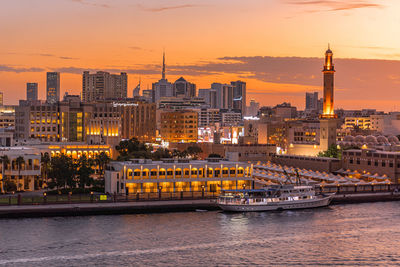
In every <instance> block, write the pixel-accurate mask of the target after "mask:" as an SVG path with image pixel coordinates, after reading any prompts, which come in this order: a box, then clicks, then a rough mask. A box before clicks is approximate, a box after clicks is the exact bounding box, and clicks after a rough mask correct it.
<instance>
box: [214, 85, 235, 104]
mask: <svg viewBox="0 0 400 267" xmlns="http://www.w3.org/2000/svg"><path fill="white" fill-rule="evenodd" d="M211 88H212V89H213V90H215V91H216V100H217V103H216V108H219V109H232V108H233V86H232V85H230V84H222V83H213V84H211Z"/></svg>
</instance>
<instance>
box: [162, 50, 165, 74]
mask: <svg viewBox="0 0 400 267" xmlns="http://www.w3.org/2000/svg"><path fill="white" fill-rule="evenodd" d="M162 79H163V80H165V51H164V52H163V58H162Z"/></svg>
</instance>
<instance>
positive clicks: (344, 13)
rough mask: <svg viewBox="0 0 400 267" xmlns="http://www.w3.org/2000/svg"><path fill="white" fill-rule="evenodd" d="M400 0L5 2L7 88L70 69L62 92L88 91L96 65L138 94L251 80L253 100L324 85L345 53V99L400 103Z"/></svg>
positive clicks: (2, 60) (287, 96) (3, 85)
mask: <svg viewBox="0 0 400 267" xmlns="http://www.w3.org/2000/svg"><path fill="white" fill-rule="evenodd" d="M399 13H400V1H399V0H385V1H384V0H370V1H368V0H360V1H351V0H348V1H345V0H335V1H329V0H320V1H318V0H313V1H308V0H212V1H211V0H199V1H194V0H192V1H190V0H185V1H183V0H181V1H178V0H171V1H169V0H142V1H134V0H3V1H1V9H0V34H1V39H0V40H1V41H0V91H3V92H4V98H5V102H6V104H16V103H17V102H18V99H25V97H26V95H25V90H26V83H27V82H38V83H39V97H40V98H41V99H44V98H45V87H46V81H45V72H46V71H60V72H61V95H63V94H64V92H66V91H68V92H69V93H70V94H79V93H80V91H81V88H82V76H81V75H82V72H83V71H84V70H90V71H96V70H105V71H109V72H112V73H117V72H121V71H125V72H128V74H129V77H128V79H129V85H128V96H131V95H132V89H133V88H134V87H135V86H136V84H137V83H138V80H139V78H141V80H142V88H144V89H146V87H147V86H149V87H150V88H151V83H153V82H155V81H157V80H158V79H160V78H161V62H162V51H163V49H165V51H166V61H167V79H168V80H170V81H171V82H173V81H175V80H176V79H178V78H179V77H180V76H183V77H185V78H186V79H187V80H188V81H191V82H194V83H196V84H197V88H209V87H210V84H211V83H212V82H222V83H224V82H226V83H229V82H230V81H231V80H238V79H240V80H244V81H246V82H247V88H248V99H252V98H253V99H256V100H257V101H259V102H261V104H263V105H275V104H278V103H282V102H283V101H289V102H291V103H292V104H294V105H296V106H298V108H300V109H302V108H304V93H305V92H306V91H313V90H318V91H320V90H321V85H322V73H321V70H322V65H323V60H322V57H323V54H324V52H325V50H326V48H327V44H328V43H330V44H331V48H332V50H333V53H334V64H335V67H336V76H335V79H336V80H335V87H336V92H335V97H336V107H343V108H347V109H351V108H354V109H356V108H376V109H379V110H385V111H393V110H400V101H399V100H400V34H399V29H400V15H399Z"/></svg>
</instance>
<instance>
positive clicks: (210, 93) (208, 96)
mask: <svg viewBox="0 0 400 267" xmlns="http://www.w3.org/2000/svg"><path fill="white" fill-rule="evenodd" d="M199 97H200V98H203V99H204V101H205V103H206V104H207V105H209V107H210V108H216V106H217V92H216V91H215V90H213V89H199Z"/></svg>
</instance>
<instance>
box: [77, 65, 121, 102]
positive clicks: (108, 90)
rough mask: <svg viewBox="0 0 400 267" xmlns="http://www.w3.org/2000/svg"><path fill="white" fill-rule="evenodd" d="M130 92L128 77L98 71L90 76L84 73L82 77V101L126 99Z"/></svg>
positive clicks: (87, 72) (86, 72)
mask: <svg viewBox="0 0 400 267" xmlns="http://www.w3.org/2000/svg"><path fill="white" fill-rule="evenodd" d="M127 92H128V75H127V74H126V73H125V72H121V74H110V73H108V72H104V71H98V72H96V73H94V74H90V73H89V71H84V72H83V75H82V100H83V101H84V102H93V101H97V100H105V99H124V98H126V97H127Z"/></svg>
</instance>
